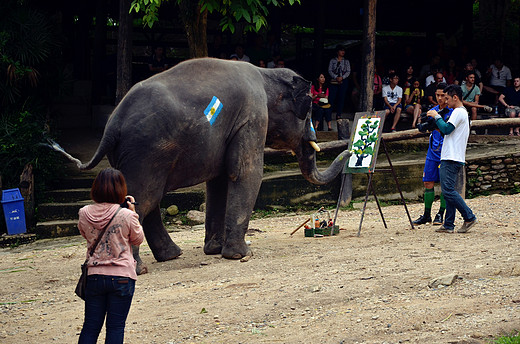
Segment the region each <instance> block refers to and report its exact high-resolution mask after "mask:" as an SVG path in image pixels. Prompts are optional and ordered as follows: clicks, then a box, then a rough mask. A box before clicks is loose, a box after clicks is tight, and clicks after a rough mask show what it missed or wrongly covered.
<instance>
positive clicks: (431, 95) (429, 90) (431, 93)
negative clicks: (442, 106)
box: [423, 72, 444, 111]
mask: <svg viewBox="0 0 520 344" xmlns="http://www.w3.org/2000/svg"><path fill="white" fill-rule="evenodd" d="M443 79H444V76H443V75H442V73H440V72H438V73H436V74H435V81H434V83H433V84H430V85H428V87H426V89H425V90H424V96H425V98H426V100H425V101H424V102H423V111H427V110H429V109H431V108H432V107H434V106H437V105H439V104H437V100H436V99H435V91H436V90H437V85H438V84H439V83H441V82H443V81H442V80H443Z"/></svg>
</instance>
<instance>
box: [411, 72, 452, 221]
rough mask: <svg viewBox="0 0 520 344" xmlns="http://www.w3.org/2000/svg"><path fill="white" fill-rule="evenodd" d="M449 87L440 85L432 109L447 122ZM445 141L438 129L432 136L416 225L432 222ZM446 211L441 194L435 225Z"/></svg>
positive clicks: (448, 114)
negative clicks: (435, 189)
mask: <svg viewBox="0 0 520 344" xmlns="http://www.w3.org/2000/svg"><path fill="white" fill-rule="evenodd" d="M446 86H448V85H447V84H446V83H444V82H441V83H438V84H437V86H436V90H435V99H436V101H437V104H438V105H436V106H435V107H433V108H432V109H433V110H435V111H437V112H438V113H439V114H441V115H442V116H443V118H444V120H445V121H447V120H448V118H450V115H451V112H452V111H453V110H452V109H450V108H449V107H448V104H447V102H446V94H445V93H444V89H445V88H446ZM443 140H444V137H443V135H442V134H441V132H440V131H439V130H438V129H436V130H434V131H432V133H431V134H430V143H429V145H428V153H426V162H425V163H424V172H423V182H424V214H423V215H421V216H419V218H418V219H417V220H415V221H414V222H413V224H414V225H423V224H425V223H430V222H432V217H431V211H432V205H433V201H434V200H435V191H434V186H435V183H438V182H439V180H440V178H439V165H440V163H441V150H442V142H443ZM445 209H446V202H445V201H444V195H443V194H442V193H441V206H440V209H439V212H438V213H437V215H435V219H434V220H433V224H434V225H441V224H442V222H443V217H444V210H445Z"/></svg>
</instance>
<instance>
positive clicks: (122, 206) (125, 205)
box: [121, 197, 139, 208]
mask: <svg viewBox="0 0 520 344" xmlns="http://www.w3.org/2000/svg"><path fill="white" fill-rule="evenodd" d="M128 202H130V203H132V204H135V205H138V204H139V203H137V202H132V199H131V198H130V197H127V198H125V201H124V202H123V203H121V208H128Z"/></svg>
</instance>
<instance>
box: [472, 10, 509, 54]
mask: <svg viewBox="0 0 520 344" xmlns="http://www.w3.org/2000/svg"><path fill="white" fill-rule="evenodd" d="M510 4H511V0H480V1H479V21H480V23H481V25H482V30H483V31H484V32H486V38H487V42H486V43H487V45H488V46H489V47H492V48H493V56H492V57H493V58H496V57H499V56H503V50H504V43H505V41H504V40H505V29H506V16H507V13H508V11H509V7H510ZM488 57H489V56H488Z"/></svg>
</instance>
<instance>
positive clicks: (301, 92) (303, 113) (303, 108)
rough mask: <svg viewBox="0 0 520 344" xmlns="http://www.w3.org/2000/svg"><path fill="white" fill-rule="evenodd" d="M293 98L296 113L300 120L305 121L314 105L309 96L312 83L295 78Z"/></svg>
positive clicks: (299, 77)
mask: <svg viewBox="0 0 520 344" xmlns="http://www.w3.org/2000/svg"><path fill="white" fill-rule="evenodd" d="M292 83H293V84H292V98H293V101H294V108H295V109H294V112H295V113H296V117H298V118H299V119H305V118H306V117H307V114H308V113H309V111H310V109H311V105H312V98H311V97H310V96H309V93H310V91H311V82H310V81H308V80H305V79H304V78H302V77H301V76H298V75H296V76H293V80H292Z"/></svg>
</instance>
